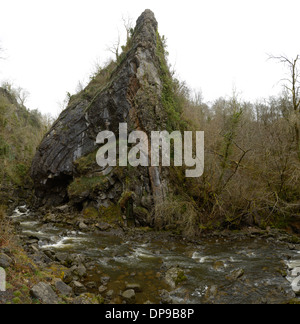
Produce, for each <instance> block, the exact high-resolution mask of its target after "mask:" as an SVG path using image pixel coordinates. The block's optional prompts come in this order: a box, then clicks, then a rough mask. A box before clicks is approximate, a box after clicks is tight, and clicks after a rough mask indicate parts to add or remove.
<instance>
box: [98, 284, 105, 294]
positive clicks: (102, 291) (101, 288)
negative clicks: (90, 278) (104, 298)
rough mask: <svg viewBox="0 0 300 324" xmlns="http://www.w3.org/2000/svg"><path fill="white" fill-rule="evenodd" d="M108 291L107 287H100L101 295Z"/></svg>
mask: <svg viewBox="0 0 300 324" xmlns="http://www.w3.org/2000/svg"><path fill="white" fill-rule="evenodd" d="M106 291H107V287H106V286H100V287H99V293H100V294H103V293H104V292H106Z"/></svg>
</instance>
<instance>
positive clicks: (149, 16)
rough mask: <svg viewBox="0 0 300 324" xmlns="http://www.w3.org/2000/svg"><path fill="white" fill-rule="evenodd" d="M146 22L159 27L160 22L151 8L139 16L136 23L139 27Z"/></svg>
mask: <svg viewBox="0 0 300 324" xmlns="http://www.w3.org/2000/svg"><path fill="white" fill-rule="evenodd" d="M145 23H151V24H153V25H154V27H155V28H156V29H157V27H158V23H157V20H156V18H155V15H154V13H153V12H152V11H151V10H150V9H146V10H145V11H144V12H143V13H142V14H141V15H140V17H139V18H138V20H137V22H136V25H137V27H138V26H140V25H143V24H145Z"/></svg>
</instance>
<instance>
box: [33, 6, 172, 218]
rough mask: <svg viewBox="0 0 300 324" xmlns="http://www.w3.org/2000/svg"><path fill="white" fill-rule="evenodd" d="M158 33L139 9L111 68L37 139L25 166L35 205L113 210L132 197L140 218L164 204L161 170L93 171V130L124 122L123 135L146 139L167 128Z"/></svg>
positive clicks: (147, 14)
mask: <svg viewBox="0 0 300 324" xmlns="http://www.w3.org/2000/svg"><path fill="white" fill-rule="evenodd" d="M157 28H158V24H157V21H156V19H155V17H154V14H153V13H152V12H151V11H150V10H146V11H145V12H144V13H143V14H142V15H141V16H140V17H139V19H138V20H137V24H136V27H135V29H134V31H133V33H132V36H131V38H130V39H129V40H128V44H127V45H126V47H125V48H124V51H123V53H122V54H121V55H120V57H119V58H118V60H117V62H115V63H111V64H110V65H109V66H108V67H107V68H106V69H105V70H103V71H101V72H99V75H98V76H96V77H95V80H93V81H92V82H91V83H90V84H89V85H88V86H87V88H86V89H84V90H83V91H82V92H81V93H80V94H77V95H76V96H74V97H72V98H71V100H70V103H69V105H68V107H67V109H66V110H65V111H64V112H62V114H61V115H60V117H59V118H58V120H57V121H56V122H55V124H54V125H53V127H52V129H51V130H50V131H49V132H48V134H47V135H46V136H45V138H44V139H43V141H42V143H41V145H40V147H39V148H38V151H37V154H36V156H35V158H34V160H33V164H32V178H33V180H34V184H35V192H36V195H37V197H38V198H39V199H40V202H41V203H43V204H51V205H59V204H62V203H65V202H68V201H69V200H71V201H73V202H74V203H75V204H79V205H80V206H81V207H83V206H85V205H87V204H89V203H90V202H92V203H93V204H94V206H95V208H99V207H101V206H105V207H107V206H108V205H110V204H115V203H117V202H118V201H120V199H121V197H122V195H123V198H124V195H125V196H126V195H127V197H129V196H130V195H129V192H131V193H132V195H133V196H134V200H135V203H134V207H136V208H138V206H142V208H140V209H137V210H138V213H140V214H143V215H144V217H145V215H146V214H147V212H146V210H147V211H148V212H149V211H150V212H151V209H152V210H153V208H151V206H150V205H151V204H152V207H153V204H155V203H159V202H160V201H161V200H162V199H163V197H164V195H165V190H166V188H167V182H166V180H164V176H162V172H161V169H160V168H153V167H149V168H137V169H136V170H134V171H129V170H128V169H126V168H125V170H124V168H123V169H122V170H121V169H120V168H118V167H117V168H115V169H114V170H111V169H109V170H104V171H103V170H102V169H101V168H99V166H97V165H96V164H95V151H96V150H97V146H96V144H95V141H96V137H97V134H98V133H99V132H100V131H103V130H107V129H108V130H111V131H114V132H115V133H118V129H119V123H121V122H127V123H128V131H129V132H130V131H131V130H143V131H144V132H146V133H147V134H148V135H150V133H151V131H153V130H161V129H165V127H166V121H167V118H168V115H167V112H166V110H165V109H164V105H163V103H162V91H163V86H164V84H163V78H162V68H161V60H162V58H161V55H159V54H158V49H159V48H162V44H161V38H160V37H159V34H158V31H157ZM103 79H105V81H104V82H103ZM99 80H101V82H102V83H101V82H100V81H99ZM130 172H131V173H130ZM96 177H98V179H100V178H101V183H99V182H97V179H96ZM104 177H105V179H104ZM107 179H108V180H107ZM88 183H90V184H91V185H90V186H89V185H88ZM91 188H92V189H91ZM125 200H126V199H125Z"/></svg>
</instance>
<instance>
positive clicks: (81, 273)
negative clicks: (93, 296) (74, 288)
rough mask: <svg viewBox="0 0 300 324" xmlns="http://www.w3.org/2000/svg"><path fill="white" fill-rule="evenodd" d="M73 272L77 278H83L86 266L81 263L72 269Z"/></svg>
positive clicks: (85, 274) (85, 273)
mask: <svg viewBox="0 0 300 324" xmlns="http://www.w3.org/2000/svg"><path fill="white" fill-rule="evenodd" d="M74 274H75V275H78V277H79V278H84V277H86V276H87V271H86V268H85V266H84V265H83V264H80V265H78V267H77V269H76V270H74Z"/></svg>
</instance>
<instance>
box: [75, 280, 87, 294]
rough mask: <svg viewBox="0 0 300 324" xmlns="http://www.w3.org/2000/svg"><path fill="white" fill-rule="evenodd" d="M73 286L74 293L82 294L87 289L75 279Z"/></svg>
mask: <svg viewBox="0 0 300 324" xmlns="http://www.w3.org/2000/svg"><path fill="white" fill-rule="evenodd" d="M71 286H72V287H73V290H74V293H75V294H76V295H77V296H80V295H81V294H84V293H85V292H86V291H87V289H86V287H85V286H84V285H83V284H82V283H80V282H79V281H73V282H72V284H71Z"/></svg>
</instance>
